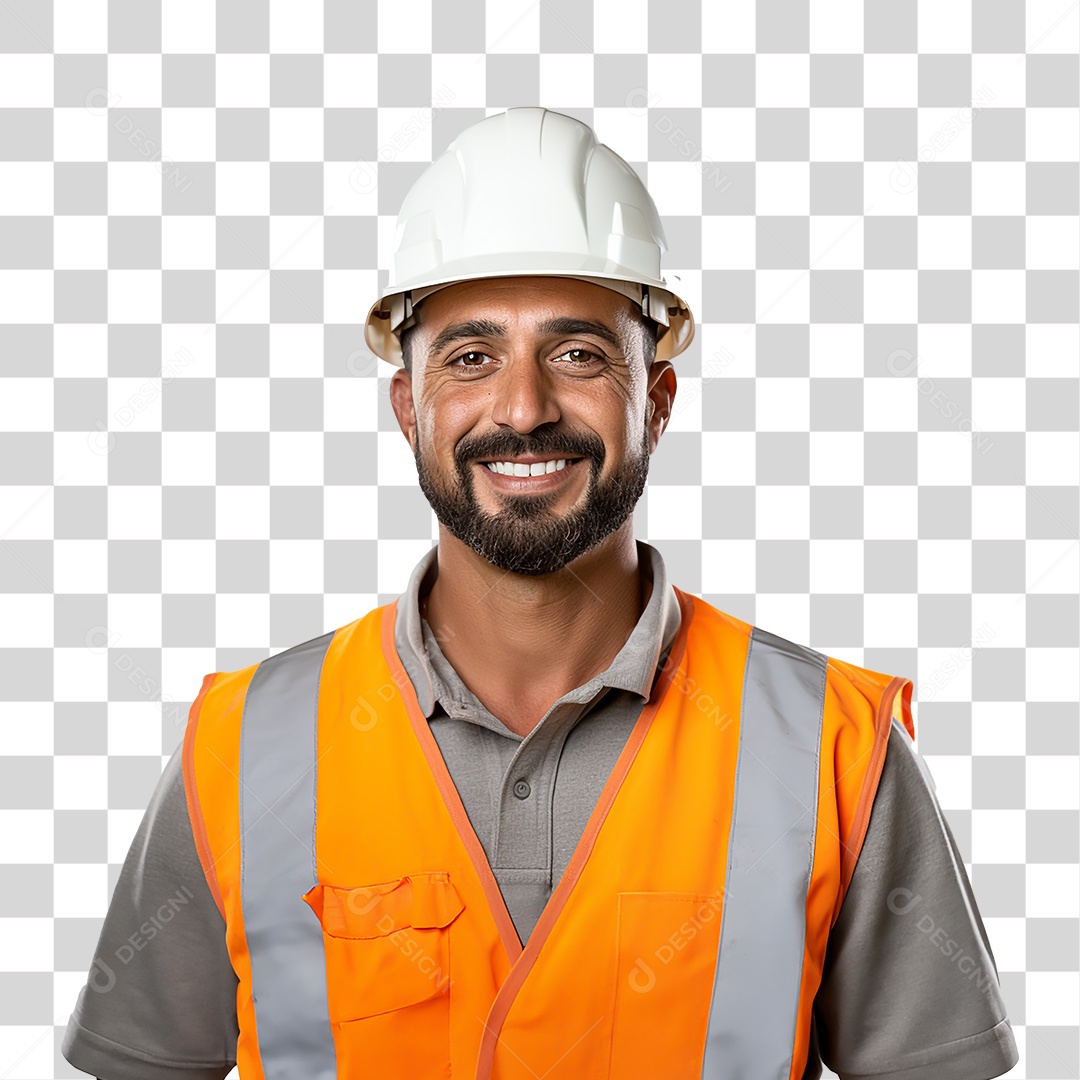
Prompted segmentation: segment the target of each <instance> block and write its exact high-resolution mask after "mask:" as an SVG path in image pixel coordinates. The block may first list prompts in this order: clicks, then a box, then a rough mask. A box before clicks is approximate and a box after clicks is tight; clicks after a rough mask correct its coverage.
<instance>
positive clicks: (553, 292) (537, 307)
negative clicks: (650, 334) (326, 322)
mask: <svg viewBox="0 0 1080 1080" xmlns="http://www.w3.org/2000/svg"><path fill="white" fill-rule="evenodd" d="M416 310H417V312H418V314H419V320H418V321H419V323H420V325H421V326H422V327H425V328H427V329H428V330H429V331H430V333H431V334H435V333H438V331H439V330H440V329H442V328H443V327H444V326H446V325H448V324H450V323H453V322H458V321H460V320H461V319H464V318H476V317H480V316H484V317H487V318H490V319H493V320H496V321H498V322H501V323H505V324H507V325H508V326H510V327H511V328H513V327H515V326H517V327H527V326H529V325H531V324H533V323H539V322H541V321H544V320H546V319H549V318H550V317H551V316H552V315H577V316H581V317H583V318H586V317H587V318H590V319H593V320H596V321H599V322H604V323H607V324H608V325H609V326H611V327H612V328H613V329H615V330H618V331H620V332H621V331H623V330H627V331H628V330H630V329H631V328H632V327H633V325H634V323H635V321H636V316H635V310H636V309H635V307H634V305H633V303H632V302H631V301H630V299H629V297H626V296H624V295H623V294H621V293H617V292H615V291H614V290H613V289H607V288H605V287H604V286H603V285H596V284H594V283H592V282H590V281H579V280H577V279H574V278H558V277H546V276H543V277H541V276H536V277H525V276H522V277H504V278H482V279H479V280H476V281H462V282H457V283H455V284H454V285H449V286H447V287H446V288H445V289H439V290H438V292H434V293H431V294H430V295H429V296H426V297H424V299H423V300H421V301H420V303H419V304H417V307H416Z"/></svg>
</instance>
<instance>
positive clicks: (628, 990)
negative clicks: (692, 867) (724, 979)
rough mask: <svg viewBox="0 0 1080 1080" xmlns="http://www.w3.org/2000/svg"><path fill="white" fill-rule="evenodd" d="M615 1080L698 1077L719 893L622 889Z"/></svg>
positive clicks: (716, 940) (614, 1024) (614, 1033)
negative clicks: (628, 890) (623, 890)
mask: <svg viewBox="0 0 1080 1080" xmlns="http://www.w3.org/2000/svg"><path fill="white" fill-rule="evenodd" d="M618 899H619V915H618V930H617V934H616V941H617V945H616V953H617V955H616V969H617V970H616V981H615V993H614V1004H613V1017H614V1018H613V1021H612V1034H611V1078H612V1080H636V1078H638V1077H640V1078H641V1080H646V1078H648V1080H653V1078H655V1077H657V1076H663V1077H665V1078H666V1080H698V1078H699V1077H700V1076H701V1064H702V1059H703V1056H704V1051H705V1035H706V1030H707V1028H708V1022H709V1004H710V1002H711V1000H712V988H713V979H714V977H715V974H716V959H717V951H718V946H719V942H720V915H721V911H722V897H721V896H720V894H714V895H710V894H707V893H680V892H623V893H619V898H618Z"/></svg>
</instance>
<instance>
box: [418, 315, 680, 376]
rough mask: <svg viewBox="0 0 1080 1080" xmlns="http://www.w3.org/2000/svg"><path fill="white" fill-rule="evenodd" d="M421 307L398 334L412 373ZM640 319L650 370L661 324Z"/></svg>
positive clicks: (654, 356) (646, 364)
mask: <svg viewBox="0 0 1080 1080" xmlns="http://www.w3.org/2000/svg"><path fill="white" fill-rule="evenodd" d="M418 312H419V307H416V308H414V309H413V319H414V321H413V323H412V325H411V326H409V327H407V328H406V329H404V330H402V331H401V332H400V334H399V335H398V336H399V338H400V340H401V359H402V361H403V363H404V365H405V370H406V371H407V372H408V373H409V374H410V375H412V336H413V331H414V330H415V329H416V328H417V326H419V325H420V322H419V314H418ZM638 319H639V321H640V322H641V325H642V327H643V328H644V330H645V335H644V337H645V341H644V347H643V350H642V351H643V352H644V354H645V370H646V371H648V370H649V368H651V367H652V362H653V360H655V359H656V338H657V336H658V334H659V329H660V325H659V323H657V322H656V320H655V319H650V318H649V317H648V316H646V315H639V316H638Z"/></svg>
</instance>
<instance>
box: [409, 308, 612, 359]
mask: <svg viewBox="0 0 1080 1080" xmlns="http://www.w3.org/2000/svg"><path fill="white" fill-rule="evenodd" d="M536 329H537V330H538V331H539V332H540V333H541V334H565V335H569V334H592V335H593V336H594V337H598V338H600V339H601V341H606V342H607V343H608V344H609V345H610V346H611V347H612V348H613V349H617V350H619V351H620V352H621V351H622V342H621V341H620V340H619V339H618V338H617V337H616V336H615V334H614V333H613V332H612V331H611V329H610V327H607V326H605V325H604V324H603V323H600V322H594V321H593V320H592V319H577V318H574V317H572V316H569V315H560V316H559V317H558V318H554V319H547V320H546V321H544V322H542V323H540V325H539V326H538V327H537V328H536ZM470 337H494V338H504V337H506V326H505V324H503V323H497V322H492V321H491V320H490V319H469V320H468V321H466V322H460V323H454V324H453V325H451V326H448V327H446V329H445V330H442V331H441V332H440V333H439V334H438V336H437V337H436V338H435V340H434V341H433V342H432V343H431V348H429V349H428V358H429V359H430V358H431V357H433V356H436V355H438V354H439V353H440V352H442V350H443V349H445V348H446V346H447V345H451V344H453V343H454V342H455V341H461V340H462V339H463V338H470Z"/></svg>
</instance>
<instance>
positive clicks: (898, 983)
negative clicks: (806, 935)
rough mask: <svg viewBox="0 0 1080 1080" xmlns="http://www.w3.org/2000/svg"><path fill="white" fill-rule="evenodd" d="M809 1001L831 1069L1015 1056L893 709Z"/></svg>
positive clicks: (853, 1073)
mask: <svg viewBox="0 0 1080 1080" xmlns="http://www.w3.org/2000/svg"><path fill="white" fill-rule="evenodd" d="M814 1012H815V1020H816V1024H815V1026H816V1037H817V1040H818V1042H819V1043H820V1051H821V1057H822V1059H823V1060H824V1062H825V1063H826V1064H827V1065H828V1066H829V1068H831V1069H833V1070H834V1071H835V1072H836V1073H837V1074H838V1075H839V1076H841V1077H842V1078H843V1080H864V1078H871V1077H872V1078H873V1080H990V1078H991V1077H996V1076H1001V1075H1002V1074H1003V1073H1005V1072H1007V1071H1008V1070H1009V1069H1011V1068H1012V1066H1013V1065H1015V1064H1016V1062H1017V1060H1018V1053H1017V1049H1016V1043H1015V1040H1014V1038H1013V1033H1012V1029H1011V1028H1010V1026H1009V1022H1008V1020H1007V1019H1006V1015H1005V1005H1004V1002H1003V1000H1002V997H1001V988H1000V985H999V982H998V976H997V966H996V964H995V962H994V955H993V952H992V951H991V948H990V942H989V939H988V938H987V935H986V930H985V928H984V926H983V922H982V918H981V917H980V915H979V910H978V907H977V905H976V903H975V897H974V894H973V893H972V890H971V885H970V882H969V881H968V877H967V873H966V872H965V870H964V864H963V859H962V858H961V855H960V852H959V851H958V849H957V846H956V841H955V839H954V838H953V835H952V831H951V830H950V828H949V825H948V822H947V821H946V820H945V817H944V815H943V814H942V812H941V807H940V805H939V804H938V800H937V796H936V794H935V792H934V785H933V780H932V778H931V775H930V772H929V769H928V767H927V765H926V763H925V761H923V759H922V757H921V755H919V754H918V753H917V751H916V750H915V747H914V744H913V743H912V741H911V739H910V737H909V736H908V735H907V733H906V732H905V731H904V730H903V729H902V728H901V727H900V726H899V724H898V723H897V722H896V721H895V720H894V721H893V725H892V730H891V731H890V733H889V743H888V749H887V751H886V755H885V764H884V766H883V769H882V774H881V780H880V782H879V786H878V790H877V794H876V796H875V799H874V804H873V809H872V811H871V815H870V822H869V826H868V829H867V833H866V838H865V841H864V843H863V847H862V851H861V852H860V854H859V860H858V862H857V863H856V865H855V871H854V875H853V876H852V879H851V885H850V887H849V890H848V893H847V895H846V897H845V898H844V904H843V907H842V908H841V910H840V915H839V916H838V918H837V921H836V924H835V925H834V927H833V929H832V933H831V934H830V936H829V944H828V949H827V951H826V956H825V965H824V969H823V974H822V982H821V986H820V988H819V990H818V995H817V998H816V999H815V1004H814Z"/></svg>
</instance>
